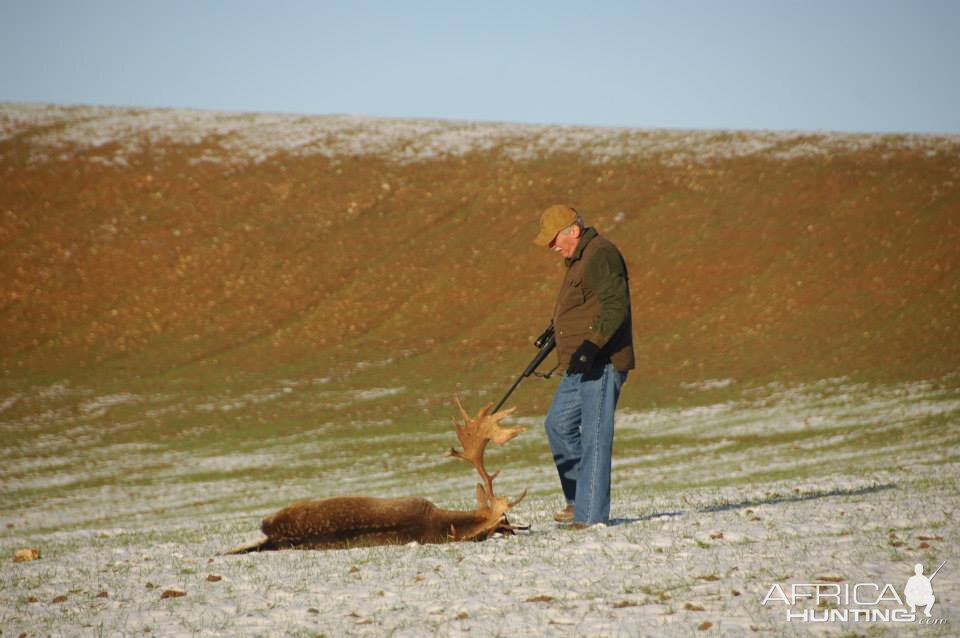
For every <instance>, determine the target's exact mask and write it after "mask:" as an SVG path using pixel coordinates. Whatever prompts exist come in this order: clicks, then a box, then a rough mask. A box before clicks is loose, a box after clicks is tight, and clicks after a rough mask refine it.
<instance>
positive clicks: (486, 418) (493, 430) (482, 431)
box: [447, 397, 527, 509]
mask: <svg viewBox="0 0 960 638" xmlns="http://www.w3.org/2000/svg"><path fill="white" fill-rule="evenodd" d="M456 400H457V407H458V408H460V414H461V415H462V416H463V425H460V424H459V423H457V422H456V420H454V422H453V425H454V427H456V429H457V438H458V439H459V440H460V444H461V445H462V446H463V451H462V452H461V451H460V450H457V449H455V448H450V451H449V452H447V456H453V457H456V458H458V459H463V460H465V461H467V462H469V463H470V464H471V465H473V467H474V468H476V470H477V473H478V474H480V477H481V478H482V479H483V485H482V486H481V485H477V502H478V504H479V505H480V507H483V506H484V505H487V506H491V505H492V504H493V499H494V494H493V480H494V479H495V478H497V475H499V474H500V471H499V470H498V471H496V472H494V473H493V474H492V475H491V474H489V473H488V472H487V470H486V468H485V467H484V464H483V452H484V450H485V449H486V447H487V443H489V442H490V441H493V442H494V443H496V444H497V445H503V444H504V443H506V442H507V441H509V440H510V439H512V438H513V437H515V436H517V435H518V434H520V433H521V432H523V431H525V430H526V428H505V427H501V426H500V421H501V420H503V419H504V418H506V417H508V416H510V414H512V413H513V411H514V410H515V409H516V408H509V409H507V410H501V411H499V412H495V413H493V414H490V413H489V412H490V406H492V405H493V403H488V404H487V405H485V406H484V407H482V408H481V409H480V411H479V412H477V416H475V417H473V418H472V419H471V418H470V415H469V414H467V411H466V410H464V409H463V405H462V404H461V403H460V398H459V397H457V399H456ZM526 495H527V492H526V490H524V492H523V494H521V495H520V498H518V499H517V500H515V501H513V502H510V503H508V504H507V508H508V509H509V508H511V507H514V506H516V505H517V504H518V503H519V502H520V501H522V500H523V498H524V496H526Z"/></svg>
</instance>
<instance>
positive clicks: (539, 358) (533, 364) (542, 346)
mask: <svg viewBox="0 0 960 638" xmlns="http://www.w3.org/2000/svg"><path fill="white" fill-rule="evenodd" d="M533 346H534V347H535V348H539V350H538V351H537V354H536V356H534V357H533V360H531V361H530V363H529V365H527V367H526V369H525V370H524V371H523V372H522V373H521V374H520V376H519V377H517V380H516V381H514V382H513V385H512V386H510V389H509V390H507V393H506V394H505V395H503V398H502V399H500V403H498V404H497V407H495V408H494V409H493V411H494V412H496V411H497V410H499V409H500V408H501V407H502V406H503V404H504V403H506V402H507V398H509V396H510V395H511V394H513V391H514V390H516V389H517V386H518V385H520V382H521V381H523V380H524V379H526V378H527V377H529V376H530V375H531V374H537V372H536V370H537V366H539V365H540V364H541V363H543V360H544V359H546V358H547V355H549V354H550V353H551V352H553V349H554V348H555V347H556V346H557V338H556V335H555V334H554V332H553V323H552V322H551V323H550V325H549V326H547V329H546V330H544V331H543V334H541V335H540V336H539V337H537V339H536V341H534V342H533ZM553 370H556V368H554V369H553ZM553 370H551V371H550V372H547V373H546V374H543V375H537V376H542V377H543V378H544V379H549V378H550V375H551V374H553Z"/></svg>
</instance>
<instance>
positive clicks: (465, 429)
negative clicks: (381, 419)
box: [224, 399, 527, 554]
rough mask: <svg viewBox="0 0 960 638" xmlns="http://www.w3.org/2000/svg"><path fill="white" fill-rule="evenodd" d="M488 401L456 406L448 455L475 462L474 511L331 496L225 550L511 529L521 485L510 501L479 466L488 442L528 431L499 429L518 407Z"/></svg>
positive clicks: (425, 539)
mask: <svg viewBox="0 0 960 638" xmlns="http://www.w3.org/2000/svg"><path fill="white" fill-rule="evenodd" d="M491 405H493V404H492V403H491V404H488V405H487V406H485V407H484V408H482V409H481V410H480V411H479V412H478V413H477V416H475V417H474V418H472V419H471V418H470V416H469V415H468V414H467V411H466V410H464V408H463V405H461V404H460V400H459V399H457V407H459V408H460V414H461V415H462V417H463V424H462V425H461V424H460V423H458V422H457V421H456V419H454V422H453V424H454V426H455V427H456V430H457V438H458V439H459V440H460V445H462V446H463V450H462V451H460V450H457V449H455V448H451V449H450V451H449V452H447V456H452V457H454V458H458V459H463V460H465V461H467V462H469V463H470V464H471V465H473V467H474V468H476V470H477V472H478V473H479V474H480V478H481V479H483V483H482V484H477V509H475V510H471V511H466V512H463V511H457V510H446V509H442V508H439V507H437V506H435V505H434V504H433V503H431V502H430V501H428V500H426V499H424V498H419V497H408V498H375V497H372V496H336V497H332V498H325V499H320V500H311V501H298V502H296V503H293V504H292V505H289V506H287V507H285V508H283V509H282V510H279V511H277V512H275V513H273V514H271V515H270V516H267V517H266V518H264V519H263V522H262V524H261V526H260V529H261V530H262V531H263V534H264V535H265V538H261V539H259V540H257V541H254V542H252V543H248V544H246V545H241V546H239V547H235V548H234V549H231V550H229V551H227V552H224V553H225V554H244V553H247V552H257V551H266V550H275V549H336V548H345V547H355V546H371V545H388V544H401V543H409V542H413V541H416V542H418V543H445V542H448V541H471V540H474V541H480V540H486V539H487V538H489V537H491V536H492V535H493V534H495V533H497V532H500V533H503V534H513V533H515V532H516V530H518V529H524V528H520V527H518V526H514V525H511V524H510V522H509V521H508V520H507V516H506V514H507V511H508V510H510V509H511V508H512V507H515V506H516V505H517V504H518V503H519V502H520V501H522V500H523V498H524V496H526V494H527V492H526V490H524V492H523V494H521V495H520V497H519V498H517V499H516V500H515V501H508V500H507V499H506V498H504V497H500V496H496V495H495V494H494V493H493V481H494V479H495V478H496V477H497V475H498V474H499V473H500V472H499V471H497V472H495V473H493V474H492V475H491V474H489V473H488V472H487V470H486V468H485V467H484V464H483V452H484V450H485V449H486V447H487V443H489V442H490V441H493V442H494V443H496V444H497V445H503V444H504V443H506V442H507V441H509V440H510V439H512V438H513V437H515V436H517V435H518V434H520V433H521V432H523V431H524V430H525V429H526V428H506V427H501V426H500V425H499V422H500V421H501V420H503V419H504V418H505V417H507V416H509V415H510V414H511V413H512V412H513V411H514V409H515V408H510V409H509V410H501V411H499V412H495V413H493V414H490V413H489V410H490V406H491Z"/></svg>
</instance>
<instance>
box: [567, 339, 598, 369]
mask: <svg viewBox="0 0 960 638" xmlns="http://www.w3.org/2000/svg"><path fill="white" fill-rule="evenodd" d="M598 352H600V347H599V346H597V345H596V344H595V343H593V342H592V341H584V342H583V343H581V344H580V347H579V348H577V349H576V351H574V353H573V356H572V357H570V367H569V368H567V372H568V373H569V374H578V373H579V374H586V373H587V372H589V371H590V368H592V367H593V360H594V359H596V358H597V353H598Z"/></svg>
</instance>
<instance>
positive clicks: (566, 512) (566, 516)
mask: <svg viewBox="0 0 960 638" xmlns="http://www.w3.org/2000/svg"><path fill="white" fill-rule="evenodd" d="M553 520H555V521H557V522H558V523H569V522H570V521H572V520H573V505H567V507H566V508H564V509H562V510H560V511H559V512H557V513H555V514H554V515H553Z"/></svg>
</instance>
